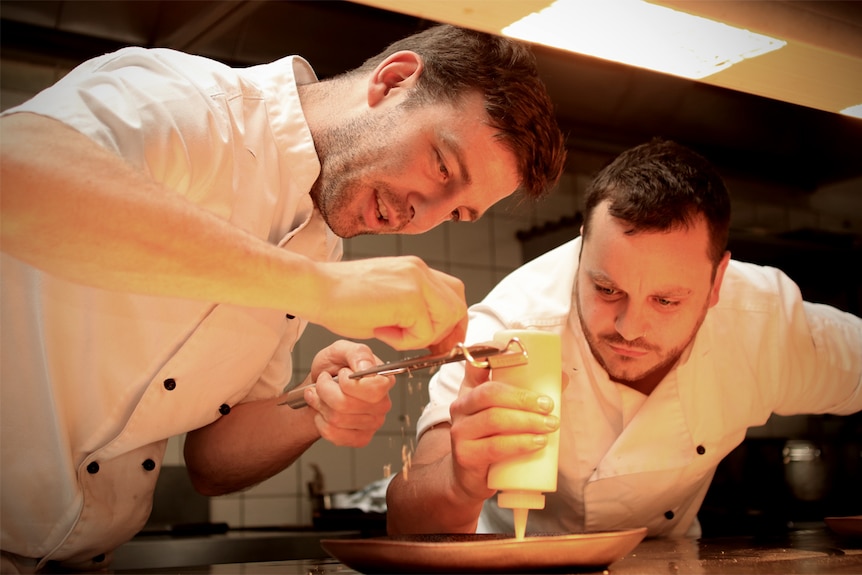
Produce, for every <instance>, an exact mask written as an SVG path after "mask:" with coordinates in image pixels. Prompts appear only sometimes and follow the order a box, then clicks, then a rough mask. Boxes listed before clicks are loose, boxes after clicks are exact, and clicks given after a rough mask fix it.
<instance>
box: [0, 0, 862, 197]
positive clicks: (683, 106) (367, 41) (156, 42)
mask: <svg viewBox="0 0 862 575" xmlns="http://www.w3.org/2000/svg"><path fill="white" fill-rule="evenodd" d="M860 5H862V3H860ZM0 17H2V30H0V42H2V44H0V47H2V57H3V58H4V59H16V60H28V61H38V62H45V63H51V64H56V63H58V62H59V63H61V64H62V65H70V64H74V63H76V62H79V61H81V60H84V59H86V58H89V57H92V56H95V55H98V54H102V53H104V52H107V51H111V50H114V49H117V48H119V47H121V46H124V45H129V44H134V45H141V46H161V47H170V48H175V49H179V50H184V51H188V52H193V53H197V54H201V55H205V56H209V57H212V58H215V59H218V60H221V61H223V62H225V63H228V64H232V65H237V66H247V65H250V64H256V63H261V62H268V61H272V60H275V59H277V58H280V57H282V56H284V55H287V54H300V55H302V56H304V57H306V58H307V59H308V60H309V61H310V62H311V64H312V66H313V67H314V68H315V70H316V71H317V73H318V75H319V76H320V77H321V78H326V77H329V76H332V75H334V74H336V73H338V72H341V71H344V70H347V69H349V68H351V67H353V66H356V65H357V64H359V63H360V62H362V60H364V59H365V58H366V57H368V56H371V55H373V54H375V53H376V52H377V51H379V50H380V49H381V48H383V47H384V46H385V45H386V44H388V43H389V42H391V41H393V40H395V39H397V38H400V37H402V36H405V35H407V34H410V33H412V32H415V31H418V30H420V29H422V28H425V27H427V26H429V25H431V24H433V22H429V21H427V20H420V19H416V18H413V17H410V16H405V15H401V14H395V13H392V12H387V11H382V10H379V9H376V8H371V7H368V6H364V5H360V4H354V3H352V2H344V1H334V0H330V1H321V0H318V1H277V0H270V1H243V0H235V1H226V0H225V1H203V0H193V1H179V0H173V1H167V0H163V1H157V0H146V1H129V0H115V1H79V0H42V1H32V0H25V1H21V0H3V1H2V4H0ZM535 52H536V54H537V57H538V59H539V64H540V69H541V72H542V75H543V77H544V78H545V81H546V83H547V85H548V87H549V90H550V92H551V96H552V98H553V99H554V101H555V102H556V105H557V108H558V116H559V120H560V122H561V124H562V125H563V127H564V130H565V131H566V133H567V134H568V136H569V145H570V147H571V148H579V149H585V150H595V151H599V152H604V153H617V152H619V151H621V150H622V149H624V148H626V147H629V146H632V145H634V144H638V143H640V142H643V141H645V140H647V139H649V138H651V137H654V136H663V137H668V138H672V139H675V140H677V141H680V142H681V143H685V144H688V145H690V146H692V147H694V148H695V149H697V150H699V151H701V152H702V153H704V154H705V155H707V156H708V157H709V158H710V159H712V160H713V161H714V162H716V163H717V164H718V165H719V166H720V167H722V169H723V170H725V171H726V172H727V173H728V174H734V175H745V176H749V177H756V178H763V179H765V180H769V181H772V182H776V183H779V184H782V185H786V186H790V187H791V188H792V189H795V190H798V191H799V192H802V193H805V192H810V191H813V190H814V189H815V188H817V187H818V186H820V185H823V184H827V183H831V182H835V181H839V180H843V179H847V178H850V177H856V176H860V175H862V160H860V158H862V153H860V150H862V120H858V119H853V118H848V117H844V116H840V115H837V114H831V113H828V112H822V111H819V110H814V109H811V108H805V107H800V106H797V105H793V104H787V103H783V102H778V101H775V100H770V99H766V98H762V97H758V96H752V95H749V94H745V93H741V92H736V91H732V90H728V89H724V88H718V87H714V86H710V85H707V84H702V83H698V82H693V81H688V80H684V79H680V78H676V77H672V76H667V75H662V74H657V73H652V72H648V71H645V70H640V69H637V68H632V67H628V66H624V65H617V64H613V63H608V62H605V61H602V60H597V59H594V58H589V57H582V56H577V55H572V54H568V53H562V52H559V51H555V50H552V49H547V48H544V47H539V46H537V47H535ZM860 193H862V191H860Z"/></svg>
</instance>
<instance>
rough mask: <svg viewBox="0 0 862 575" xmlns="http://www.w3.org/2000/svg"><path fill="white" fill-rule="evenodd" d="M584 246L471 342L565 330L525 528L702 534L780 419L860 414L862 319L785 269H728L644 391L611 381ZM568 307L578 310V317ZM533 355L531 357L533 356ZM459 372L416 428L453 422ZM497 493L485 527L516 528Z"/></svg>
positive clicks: (500, 296) (450, 373) (518, 276)
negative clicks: (544, 461) (727, 487)
mask: <svg viewBox="0 0 862 575" xmlns="http://www.w3.org/2000/svg"><path fill="white" fill-rule="evenodd" d="M580 245H581V240H580V238H578V239H575V240H573V241H571V242H569V243H567V244H564V245H563V246H560V247H558V248H556V249H554V250H552V251H550V252H548V253H547V254H544V255H543V256H541V257H539V258H537V259H535V260H533V261H531V262H529V263H527V264H525V265H524V266H523V267H521V268H520V269H518V270H516V271H515V272H513V273H512V274H510V275H509V276H508V277H507V278H505V279H504V280H503V281H502V282H500V284H499V285H498V286H497V287H496V288H494V290H492V291H491V293H489V294H488V296H487V297H486V298H485V299H484V300H483V301H482V302H481V303H479V304H476V305H474V306H472V307H471V308H470V319H469V324H468V329H467V342H471V343H478V342H487V341H490V340H491V339H492V338H493V335H494V333H495V332H497V331H499V330H502V329H536V330H542V331H549V332H553V333H558V334H560V335H561V338H562V344H563V347H562V349H563V357H562V361H563V370H564V372H565V373H566V374H567V375H568V378H569V381H568V384H567V385H566V386H565V389H564V390H563V394H562V406H561V428H560V457H559V469H558V477H557V486H558V487H557V491H556V493H548V494H546V504H545V508H544V509H542V510H531V511H530V513H529V516H528V527H527V530H528V532H529V533H560V532H574V533H579V532H586V531H608V530H615V529H625V528H635V527H647V528H648V529H649V531H648V534H649V535H650V536H658V535H674V536H676V535H698V534H699V524H698V523H697V521H696V516H697V512H698V510H699V508H700V505H701V503H702V501H703V498H704V496H705V495H706V491H707V488H708V487H709V484H710V481H711V480H712V476H713V474H714V472H715V469H716V467H717V466H718V464H719V462H720V461H721V459H722V458H723V457H725V456H726V455H727V454H728V453H729V452H730V451H732V450H733V449H734V448H735V447H736V446H737V445H739V444H740V443H741V442H742V440H743V439H744V438H745V433H746V429H747V428H748V427H750V426H756V425H761V424H763V423H765V422H766V420H767V419H768V417H769V416H770V414H771V413H778V414H781V415H790V414H799V413H832V414H850V413H854V412H856V411H859V410H860V409H862V320H860V319H859V318H858V317H855V316H853V315H850V314H847V313H844V312H841V311H838V310H836V309H834V308H831V307H828V306H824V305H817V304H811V303H807V302H803V301H802V299H801V297H800V294H799V290H798V289H797V287H796V285H795V284H794V283H793V282H791V281H790V279H789V278H788V277H787V276H785V275H784V274H783V273H781V272H780V271H779V270H776V269H774V268H768V267H760V266H755V265H752V264H746V263H741V262H737V261H731V262H730V265H729V267H728V269H727V273H726V274H725V277H724V283H723V285H722V287H721V294H720V300H719V303H718V304H717V305H716V306H715V307H713V308H711V309H710V310H709V312H708V313H707V316H706V319H705V321H704V323H703V325H702V327H701V329H700V331H699V332H698V334H697V336H696V338H695V340H694V342H693V343H692V345H691V346H689V348H688V349H687V350H686V351H685V353H684V355H683V357H682V358H681V360H680V362H679V363H678V365H677V367H675V368H674V369H673V370H672V371H671V372H670V373H669V374H668V376H667V377H666V378H665V379H664V381H662V382H661V383H660V384H659V385H658V386H657V387H656V388H655V390H654V391H653V392H652V393H651V394H650V395H649V396H642V397H640V398H638V397H630V396H631V395H632V394H634V395H635V396H638V395H642V394H639V393H638V392H635V391H634V390H630V389H628V388H624V387H623V386H621V385H619V384H616V383H613V382H611V381H610V380H609V379H608V375H607V373H606V372H605V371H604V369H602V368H601V366H600V365H599V364H598V363H597V362H596V360H595V358H594V357H593V355H592V353H591V352H590V349H589V346H588V345H587V343H586V339H585V337H584V335H583V332H582V331H581V326H580V322H579V321H578V316H577V313H576V312H575V311H574V310H573V309H572V305H573V288H574V280H575V276H576V272H577V267H578V257H579V252H580ZM570 312H571V313H570ZM527 352H528V353H529V350H527ZM463 373H464V367H463V365H461V364H449V365H447V366H445V367H442V368H441V369H440V371H439V372H438V373H437V374H436V375H435V376H434V377H433V378H432V380H431V382H430V384H429V393H430V402H429V404H428V405H427V406H426V408H425V410H424V411H423V413H422V415H421V417H420V419H419V421H418V424H417V433H418V435H419V436H421V435H422V433H424V432H425V431H426V430H427V429H429V428H430V427H431V426H433V425H436V424H438V423H441V422H449V421H450V419H449V404H450V403H451V402H452V401H453V400H454V399H455V398H456V397H457V394H458V388H459V386H460V383H461V380H462V377H463ZM513 530H514V525H513V520H512V512H511V510H509V509H501V508H499V507H498V506H497V505H496V501H495V499H494V498H492V499H489V500H488V501H487V502H486V504H485V505H484V507H483V510H482V514H481V517H480V521H479V527H478V531H480V532H509V533H511V532H513Z"/></svg>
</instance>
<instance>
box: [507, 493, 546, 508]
mask: <svg viewBox="0 0 862 575" xmlns="http://www.w3.org/2000/svg"><path fill="white" fill-rule="evenodd" d="M497 505H499V506H500V507H506V508H507V509H544V508H545V496H544V495H543V494H542V493H540V492H538V491H500V492H499V493H497Z"/></svg>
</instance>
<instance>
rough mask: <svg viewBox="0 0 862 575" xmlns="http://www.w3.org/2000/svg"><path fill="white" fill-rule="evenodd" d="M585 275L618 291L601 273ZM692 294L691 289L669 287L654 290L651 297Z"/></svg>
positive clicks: (614, 284) (674, 296)
mask: <svg viewBox="0 0 862 575" xmlns="http://www.w3.org/2000/svg"><path fill="white" fill-rule="evenodd" d="M587 275H588V276H589V277H590V279H592V280H593V281H594V282H597V283H602V284H606V285H608V286H609V287H612V288H614V289H619V286H618V285H617V284H616V282H615V281H613V280H612V279H611V278H609V277H608V276H607V275H605V274H604V273H602V272H591V271H587ZM620 291H625V290H620ZM692 292H693V290H692V289H691V288H685V287H681V286H671V287H667V288H663V289H658V290H654V292H653V295H655V296H658V297H670V298H684V297H688V296H690V295H691V294H692Z"/></svg>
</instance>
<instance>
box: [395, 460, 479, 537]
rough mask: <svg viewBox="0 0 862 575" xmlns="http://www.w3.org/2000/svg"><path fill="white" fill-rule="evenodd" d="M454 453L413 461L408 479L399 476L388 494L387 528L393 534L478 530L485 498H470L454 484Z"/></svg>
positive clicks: (469, 531)
mask: <svg viewBox="0 0 862 575" xmlns="http://www.w3.org/2000/svg"><path fill="white" fill-rule="evenodd" d="M450 457H451V456H449V455H446V456H444V457H443V458H442V459H440V460H438V461H436V462H433V463H429V464H425V465H416V464H414V465H413V466H412V467H411V468H410V469H409V471H408V474H407V478H406V479H405V476H404V475H403V474H402V473H399V474H398V475H396V476H395V477H394V478H393V479H392V482H391V483H390V484H389V488H388V491H387V493H386V503H387V511H386V527H387V531H388V532H389V534H390V535H404V534H411V533H475V531H476V524H477V523H478V521H479V514H480V512H481V511H482V505H483V503H484V500H482V499H475V498H471V497H468V496H467V495H466V494H465V493H463V492H460V491H459V490H458V489H457V488H456V487H454V486H455V480H454V478H453V473H452V464H451V459H450Z"/></svg>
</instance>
